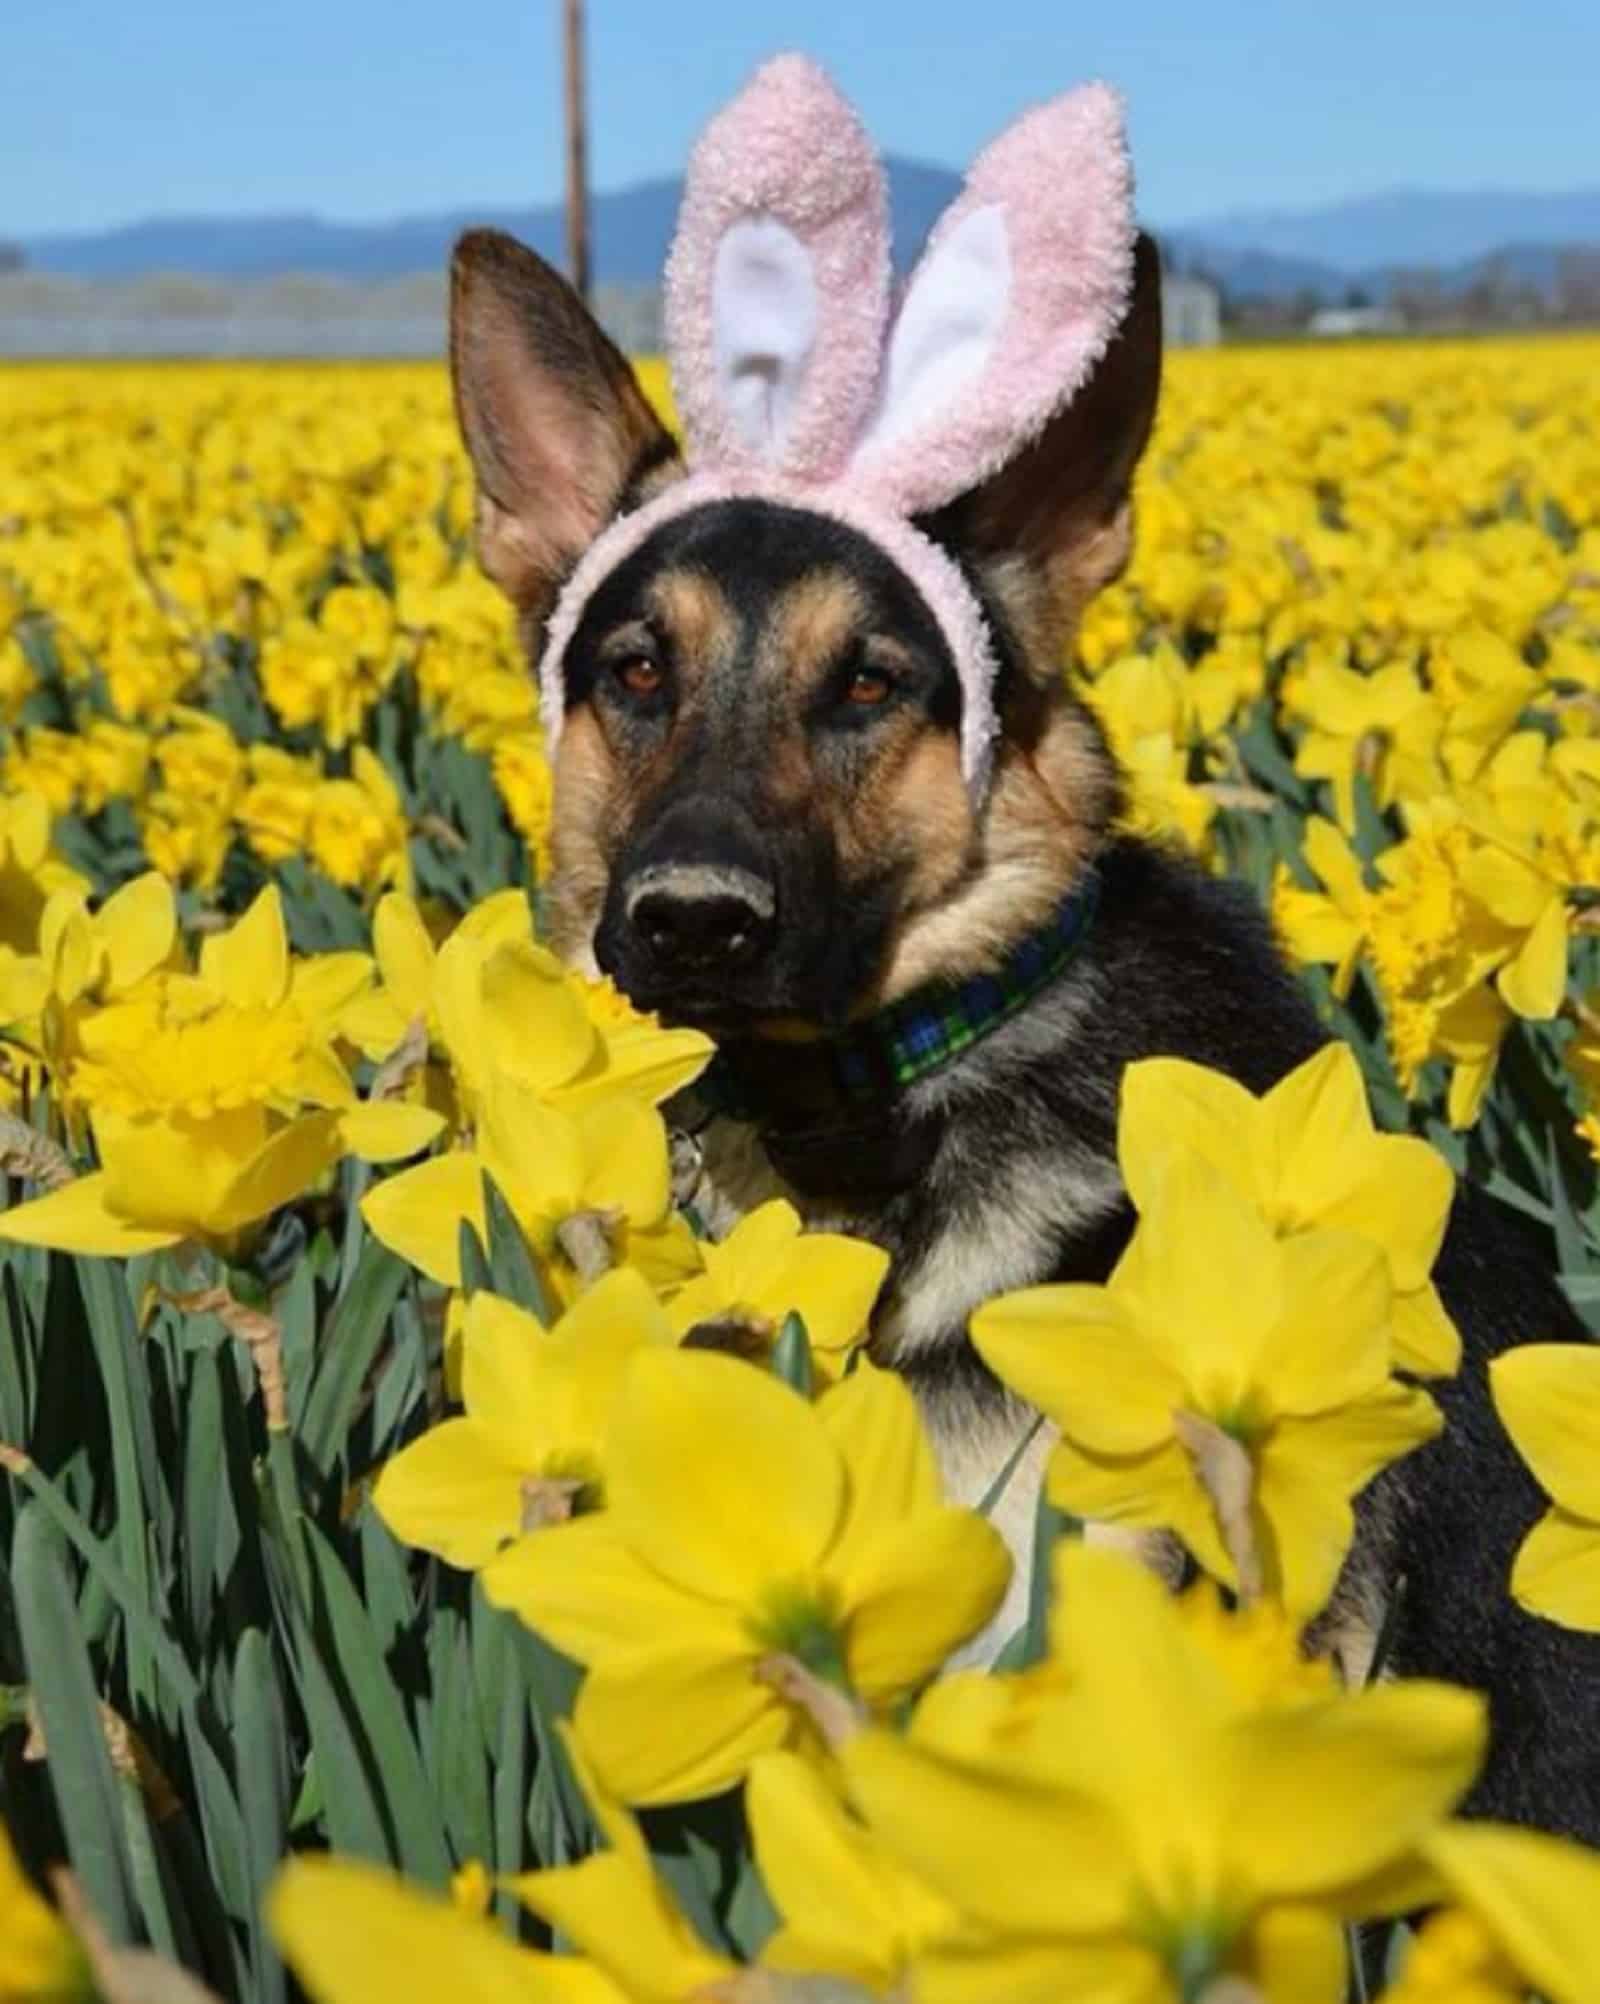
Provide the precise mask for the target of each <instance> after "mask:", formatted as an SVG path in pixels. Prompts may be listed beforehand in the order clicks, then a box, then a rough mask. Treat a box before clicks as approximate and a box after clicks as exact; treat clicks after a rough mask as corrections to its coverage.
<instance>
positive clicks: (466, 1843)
mask: <svg viewBox="0 0 1600 2004" xmlns="http://www.w3.org/2000/svg"><path fill="white" fill-rule="evenodd" d="M434 1630H435V1634H434V1637H433V1638H432V1640H433V1647H432V1648H430V1651H429V1658H430V1661H431V1662H432V1663H433V1665H434V1682H433V1688H434V1691H435V1693H436V1696H435V1699H434V1775H435V1781H434V1789H435V1793H436V1794H437V1796H438V1797H439V1799H440V1801H441V1802H442V1803H443V1804H444V1813H445V1820H446V1822H447V1824H448V1825H449V1829H450V1837H451V1842H452V1843H453V1845H454V1847H455V1854H456V1857H457V1859H458V1860H460V1861H461V1862H462V1863H465V1862H466V1861H467V1860H468V1859H471V1858H477V1859H481V1860H483V1861H484V1863H487V1862H488V1860H489V1859H490V1858H491V1857H492V1856H493V1855H494V1823H493V1816H492V1811H491V1808H490V1798H489V1767H488V1761H487V1759H486V1757H485V1753H484V1733H483V1722H482V1719H481V1718H480V1716H479V1712H478V1693H477V1688H476V1685H475V1683H474V1680H473V1675H472V1660H471V1656H470V1653H469V1646H468V1641H467V1636H466V1633H465V1630H464V1627H463V1625H462V1624H461V1621H460V1617H459V1616H458V1615H457V1614H456V1613H455V1611H454V1610H450V1611H449V1613H448V1614H447V1615H446V1616H445V1617H443V1618H441V1617H440V1616H439V1615H436V1616H435V1618H434ZM541 1855H543V1854H541Z"/></svg>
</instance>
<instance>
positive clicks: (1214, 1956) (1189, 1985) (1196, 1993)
mask: <svg viewBox="0 0 1600 2004" xmlns="http://www.w3.org/2000/svg"><path fill="white" fill-rule="evenodd" d="M1140 1932H1141V1933H1142V1934H1143V1936H1144V1939H1145V1941H1146V1942H1147V1943H1148V1944H1149V1946H1150V1947H1151V1949H1152V1950H1153V1951H1154V1952H1155V1954H1156V1955H1158V1956H1159V1957H1160V1958H1161V1961H1162V1962H1163V1964H1164V1965H1165V1966H1166V1968H1167V1971H1168V1973H1169V1974H1170V1975H1171V1978H1172V1982H1173V1986H1174V1988H1175V1989H1176V1991H1177V1993H1178V1995H1179V1997H1180V1998H1181V1999H1182V2000H1183V2004H1200V2001H1201V1999H1203V1998H1204V1997H1205V1996H1206V1994H1207V1992H1208V1991H1210V1989H1211V1987H1212V1985H1213V1984H1214V1983H1216V1982H1217V1981H1218V1980H1219V1979H1220V1978H1222V1977H1224V1976H1226V1975H1227V1974H1228V1962H1229V1958H1230V1957H1231V1955H1232V1952H1233V1947H1234V1943H1235V1941H1236V1940H1237V1939H1238V1935H1239V1927H1238V1925H1237V1924H1236V1923H1235V1922H1234V1921H1232V1920H1231V1919H1229V1918H1228V1917H1227V1916H1226V1915H1224V1914H1222V1913H1219V1912H1217V1911H1215V1910H1214V1909H1213V1910H1211V1911H1206V1910H1204V1909H1191V1910H1190V1911H1188V1912H1186V1913H1184V1914H1181V1915H1179V1914H1176V1913H1173V1912H1171V1911H1166V1912H1162V1911H1151V1912H1150V1913H1149V1915H1148V1917H1147V1919H1146V1921H1145V1923H1144V1926H1143V1927H1142V1928H1141V1930H1140Z"/></svg>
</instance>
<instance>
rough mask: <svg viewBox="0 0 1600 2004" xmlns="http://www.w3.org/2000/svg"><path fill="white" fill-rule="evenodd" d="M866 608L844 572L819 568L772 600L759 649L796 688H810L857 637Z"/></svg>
mask: <svg viewBox="0 0 1600 2004" xmlns="http://www.w3.org/2000/svg"><path fill="white" fill-rule="evenodd" d="M865 610H866V608H865V604H864V602H863V599H862V596H861V592H860V589H859V588H858V586H857V585H856V583H855V580H854V579H853V578H851V577H850V576H849V574H848V573H847V572H844V571H835V570H821V571H817V572H816V573H814V574H813V575H812V576H811V577H808V578H802V579H801V580H800V582H799V583H798V584H795V585H791V586H790V587H789V589H788V590H787V591H786V592H783V593H782V594H781V595H780V596H779V597H778V598H777V599H776V600H775V601H774V603H773V608H772V620H771V623H770V626H769V629H768V632H767V634H766V635H765V636H764V638H763V645H762V652H763V655H764V656H770V660H771V668H772V669H773V670H775V671H776V672H777V673H778V674H780V675H781V676H783V677H784V679H785V680H787V681H789V682H791V683H792V684H793V685H794V687H795V689H796V691H797V692H798V691H799V690H801V689H804V690H807V691H809V690H811V689H814V688H815V687H816V685H817V683H818V682H820V681H821V680H822V678H823V676H824V675H825V674H827V673H828V671H829V670H830V669H831V668H832V667H833V666H834V664H835V663H836V662H837V661H838V660H839V658H840V656H841V655H842V654H843V653H844V650H845V649H846V647H848V646H849V644H850V642H851V641H852V640H853V639H854V638H856V637H857V631H858V629H859V627H860V625H861V621H862V617H863V615H864V613H865Z"/></svg>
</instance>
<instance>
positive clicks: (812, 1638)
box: [751, 1585, 855, 1698]
mask: <svg viewBox="0 0 1600 2004" xmlns="http://www.w3.org/2000/svg"><path fill="white" fill-rule="evenodd" d="M751 1630H752V1633H753V1635H754V1637H755V1640H756V1641H757V1642H759V1643H760V1644H761V1645H762V1647H763V1648H764V1649H768V1650H770V1651H771V1652H772V1653H773V1654H774V1655H775V1656H791V1657H793V1658H794V1660H795V1662H797V1663H798V1664H800V1665H801V1666H802V1667H803V1668H804V1669H806V1670H809V1671H810V1673H811V1675H812V1676H813V1677H816V1678H818V1679H819V1680H820V1681H821V1682H822V1683H824V1684H831V1685H832V1686H833V1688H834V1689H835V1690H837V1691H842V1692H844V1694H845V1695H846V1696H847V1697H849V1698H854V1697H855V1692H854V1690H853V1689H852V1688H851V1684H850V1673H849V1671H848V1669H847V1668H846V1665H845V1651H844V1627H843V1624H842V1623H841V1621H840V1619H839V1609H838V1603H837V1601H836V1599H835V1597H834V1595H833V1594H832V1593H831V1592H830V1591H829V1589H828V1588H827V1587H824V1586H812V1585H807V1586H782V1587H775V1588H773V1589H772V1590H771V1592H769V1594H768V1595H767V1597H766V1601H765V1604H764V1605H763V1607H762V1608H761V1610H760V1612H759V1613H758V1614H757V1615H756V1617H755V1619H754V1621H753V1622H752V1623H751Z"/></svg>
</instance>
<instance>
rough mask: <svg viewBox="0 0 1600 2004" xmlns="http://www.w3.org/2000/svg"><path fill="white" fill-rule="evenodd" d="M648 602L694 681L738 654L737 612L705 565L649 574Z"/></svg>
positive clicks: (683, 672)
mask: <svg viewBox="0 0 1600 2004" xmlns="http://www.w3.org/2000/svg"><path fill="white" fill-rule="evenodd" d="M645 604H646V606H647V607H648V609H649V611H650V614H651V616H652V618H653V619H654V620H655V622H656V624H657V626H658V627H659V628H660V629H661V631H662V632H663V634H664V635H665V637H666V639H667V642H668V645H669V647H670V648H671V652H672V659H673V662H674V665H675V667H676V669H677V672H678V674H679V676H680V678H682V679H684V680H686V681H688V682H690V683H692V682H693V681H694V680H695V679H696V678H698V677H699V676H701V675H704V674H706V673H707V672H708V671H710V670H713V669H716V668H720V667H723V666H725V665H726V663H727V662H729V661H731V660H732V659H733V656H734V654H735V652H736V651H737V649H738V646H739V621H738V617H737V615H736V614H735V612H734V610H733V607H732V606H731V605H729V603H728V599H727V594H726V593H725V592H724V591H723V590H722V587H721V586H720V585H719V584H718V583H717V581H716V579H715V578H713V577H711V576H709V575H708V574H707V573H706V572H705V571H698V570H690V569H688V568H685V567H679V568H677V569H674V570H667V571H662V572H661V573H660V574H659V576H657V577H654V578H652V579H651V580H650V584H649V588H648V589H647V591H646V592H645ZM601 651H602V652H604V651H605V645H604V642H602V643H601Z"/></svg>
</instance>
